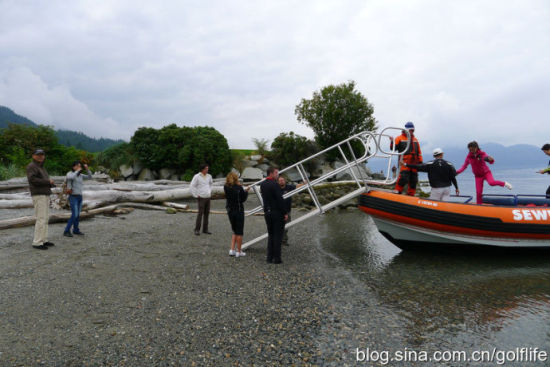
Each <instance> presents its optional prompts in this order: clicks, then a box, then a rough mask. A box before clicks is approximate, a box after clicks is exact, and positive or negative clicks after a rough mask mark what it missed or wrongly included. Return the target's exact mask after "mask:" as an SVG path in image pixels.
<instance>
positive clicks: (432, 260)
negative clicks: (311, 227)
mask: <svg viewBox="0 0 550 367" xmlns="http://www.w3.org/2000/svg"><path fill="white" fill-rule="evenodd" d="M513 177H516V178H518V177H519V176H513ZM510 181H512V179H510ZM526 181H529V180H526ZM535 181H536V180H535ZM518 182H519V181H518ZM531 184H532V185H535V186H529V185H528V184H527V183H526V182H525V181H523V184H519V185H518V186H519V187H525V188H527V189H529V188H533V187H536V185H538V183H535V182H531ZM314 220H319V221H320V223H319V226H320V228H322V230H320V231H319V233H318V235H317V238H316V239H315V240H316V241H317V242H318V245H319V246H320V248H321V249H322V250H323V251H325V252H327V253H329V254H331V257H333V258H336V259H337V261H336V262H334V263H335V265H334V266H335V267H338V268H341V269H344V270H346V271H348V272H349V273H350V274H351V276H352V277H354V278H355V279H356V281H357V282H358V283H359V284H361V285H362V286H363V287H364V289H365V290H366V291H367V292H369V294H370V296H369V297H371V302H370V303H369V304H372V305H374V306H371V307H374V308H375V309H369V308H368V307H365V308H358V309H357V310H350V312H352V313H354V315H355V317H354V319H355V320H360V321H357V325H354V330H357V333H360V331H361V330H363V329H364V330H366V329H368V328H369V327H370V322H369V315H372V314H376V315H378V316H377V317H380V318H382V320H383V322H384V323H387V324H391V325H397V326H399V327H397V330H396V331H395V332H394V334H395V335H387V336H386V337H385V338H384V339H383V340H381V341H380V340H376V341H373V340H369V339H365V340H361V339H360V338H359V340H361V343H362V345H363V346H364V347H367V346H372V345H374V344H375V343H376V344H377V345H378V348H379V349H384V350H390V351H392V350H393V351H395V350H403V349H405V348H408V349H409V350H414V351H422V350H428V351H465V352H467V353H468V355H471V354H470V353H473V352H475V351H487V350H488V351H490V352H492V351H493V350H496V351H497V352H498V353H503V351H506V352H510V351H512V352H513V351H517V350H518V349H517V348H538V349H539V350H543V351H545V352H547V353H549V354H550V255H549V254H546V255H544V254H543V255H540V254H535V255H533V254H524V255H522V254H514V255H507V254H497V253H486V254H476V253H469V254H459V253H436V252H415V251H401V250H400V249H399V248H397V247H395V246H394V245H393V244H392V243H390V242H389V241H388V240H386V239H385V238H384V237H383V236H382V235H380V233H378V230H377V228H376V226H375V224H374V222H373V220H372V218H371V217H370V216H368V215H367V214H364V213H362V212H345V211H332V212H330V213H328V214H326V215H324V216H322V217H319V219H314ZM349 347H350V349H352V348H353V345H350V346H349ZM531 350H533V349H531ZM501 362H502V361H501ZM504 362H505V363H498V362H497V361H496V360H495V361H493V362H492V363H488V362H485V363H473V362H464V361H462V362H457V361H455V362H452V361H448V362H447V363H441V362H437V363H436V362H433V361H432V362H424V363H420V362H419V363H417V364H416V363H411V364H407V363H401V364H398V363H394V364H392V363H390V364H387V365H391V366H416V365H418V366H442V365H445V366H473V365H475V366H497V365H506V366H508V365H511V366H548V365H550V361H549V360H546V361H540V360H537V361H535V360H530V361H527V360H524V361H523V362H516V363H514V362H512V361H504ZM358 365H360V364H358ZM367 365H371V364H367ZM372 365H381V364H372Z"/></svg>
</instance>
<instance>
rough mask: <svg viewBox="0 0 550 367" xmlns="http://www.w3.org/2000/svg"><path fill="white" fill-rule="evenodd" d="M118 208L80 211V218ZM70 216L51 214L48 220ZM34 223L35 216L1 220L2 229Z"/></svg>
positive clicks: (116, 206) (49, 221) (55, 220)
mask: <svg viewBox="0 0 550 367" xmlns="http://www.w3.org/2000/svg"><path fill="white" fill-rule="evenodd" d="M118 208H119V206H118V205H111V206H107V207H103V208H99V209H95V210H90V211H86V212H82V213H80V218H81V219H85V218H90V217H93V216H94V215H97V214H102V213H111V212H113V211H114V210H116V209H118ZM70 217H71V213H62V214H51V215H50V218H49V220H48V223H58V222H66V221H67V220H68V219H69V218H70ZM34 223H36V217H35V216H26V217H19V218H12V219H4V220H0V229H8V228H17V227H26V226H33V225H34Z"/></svg>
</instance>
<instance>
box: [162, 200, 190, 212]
mask: <svg viewBox="0 0 550 367" xmlns="http://www.w3.org/2000/svg"><path fill="white" fill-rule="evenodd" d="M162 205H164V206H167V207H169V208H174V209H179V210H188V209H189V205H187V204H178V203H170V202H167V201H164V202H162Z"/></svg>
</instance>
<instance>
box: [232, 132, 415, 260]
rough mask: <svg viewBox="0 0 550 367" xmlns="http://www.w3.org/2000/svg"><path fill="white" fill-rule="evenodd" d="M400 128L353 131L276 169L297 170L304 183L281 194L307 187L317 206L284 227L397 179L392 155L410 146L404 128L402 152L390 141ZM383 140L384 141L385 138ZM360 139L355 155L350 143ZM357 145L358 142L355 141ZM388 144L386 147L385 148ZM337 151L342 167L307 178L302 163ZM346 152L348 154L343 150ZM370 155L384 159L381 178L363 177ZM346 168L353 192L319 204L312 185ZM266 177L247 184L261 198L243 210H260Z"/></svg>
mask: <svg viewBox="0 0 550 367" xmlns="http://www.w3.org/2000/svg"><path fill="white" fill-rule="evenodd" d="M392 130H396V131H397V132H395V133H394V134H390V132H391V131H392ZM402 131H403V129H402V128H398V127H387V128H385V129H383V130H382V131H381V132H375V131H363V132H360V133H358V134H356V135H353V136H351V137H349V138H347V139H346V140H343V141H341V142H340V143H337V144H335V145H333V146H331V147H329V148H326V149H325V150H322V151H320V152H318V153H315V154H313V155H312V156H310V157H308V158H306V159H303V160H301V161H299V162H297V163H295V164H293V165H291V166H289V167H286V168H285V169H283V170H280V171H279V175H281V174H284V173H288V172H291V171H292V170H297V171H298V174H299V176H300V177H301V179H302V182H303V183H304V185H303V186H300V187H298V188H296V189H295V190H292V191H290V192H288V193H286V194H285V195H284V196H283V198H285V199H286V198H289V197H292V196H294V195H296V194H299V193H301V192H303V191H306V190H307V191H308V193H309V195H310V196H311V199H312V201H313V203H314V204H315V206H316V209H313V210H311V211H310V212H308V213H306V214H304V215H302V216H300V217H298V218H296V219H294V220H292V221H291V222H289V223H287V224H286V226H285V228H290V227H292V226H294V225H296V224H298V223H301V222H303V221H305V220H307V219H309V218H311V217H313V216H316V215H319V214H324V213H325V212H326V211H327V210H329V209H332V208H334V207H336V206H338V205H340V204H343V203H345V202H346V201H348V200H350V199H353V198H355V197H357V196H359V195H361V194H362V193H364V192H366V191H368V189H369V185H392V184H394V183H395V182H396V180H397V177H394V176H396V175H394V174H393V172H392V158H393V157H396V156H397V157H398V158H399V156H401V155H403V154H404V153H405V152H406V151H408V149H409V145H410V135H409V132H408V131H407V130H404V131H405V132H406V134H407V135H408V137H409V139H407V141H408V143H407V146H406V147H405V148H404V150H402V151H401V152H399V151H397V147H396V146H395V144H393V137H394V136H397V135H399V134H401V132H402ZM383 141H385V144H384V142H383ZM354 142H359V143H360V144H361V145H362V147H363V148H364V153H363V155H362V156H360V157H357V156H356V155H355V152H354V150H353V148H352V143H354ZM356 145H357V144H356ZM384 147H387V148H384ZM331 151H333V152H336V153H337V154H339V155H340V156H341V158H342V159H343V162H344V165H342V166H341V167H338V168H335V169H333V170H332V171H329V172H327V173H325V174H323V175H322V176H321V177H319V178H316V179H315V180H311V181H310V180H309V177H308V175H307V171H306V169H305V168H304V166H307V165H308V163H313V162H312V161H313V160H314V159H316V158H318V157H320V156H322V155H324V154H327V153H329V152H331ZM346 152H347V154H346ZM372 158H381V159H386V160H387V167H386V171H385V172H386V174H385V178H384V179H379V180H376V179H370V178H369V177H366V176H365V175H363V170H362V169H361V167H363V168H364V167H365V165H366V163H367V162H368V160H369V159H372ZM345 171H349V173H350V175H351V177H352V178H353V181H352V182H355V184H356V185H357V189H355V190H353V191H352V192H349V193H347V194H345V195H343V196H341V197H339V198H337V199H335V200H333V201H331V202H329V203H327V204H324V205H322V204H321V203H320V201H319V198H318V196H317V194H316V192H315V186H316V185H319V184H321V183H323V182H325V181H327V180H329V179H331V178H333V177H335V176H336V175H338V174H340V173H343V172H345ZM263 181H265V178H264V179H263V180H261V181H258V182H255V183H253V184H252V185H250V188H251V189H252V191H253V192H254V193H255V194H256V196H257V197H258V200H259V201H260V205H259V206H258V207H256V208H254V209H252V210H249V211H247V212H246V215H247V216H249V215H253V214H255V213H259V212H261V211H263V201H262V195H261V192H260V184H261V183H262V182H263ZM266 238H267V233H265V234H263V235H262V236H259V237H257V238H254V239H253V240H250V241H248V242H246V243H244V244H243V245H242V248H243V249H246V248H247V247H249V246H251V245H253V244H255V243H257V242H259V241H261V240H264V239H266Z"/></svg>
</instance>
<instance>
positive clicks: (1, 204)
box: [0, 198, 33, 209]
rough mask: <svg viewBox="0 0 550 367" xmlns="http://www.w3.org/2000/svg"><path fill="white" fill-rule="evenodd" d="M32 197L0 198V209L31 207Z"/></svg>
mask: <svg viewBox="0 0 550 367" xmlns="http://www.w3.org/2000/svg"><path fill="white" fill-rule="evenodd" d="M32 207H33V205H32V199H31V198H28V199H18V200H0V209H23V208H32Z"/></svg>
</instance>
